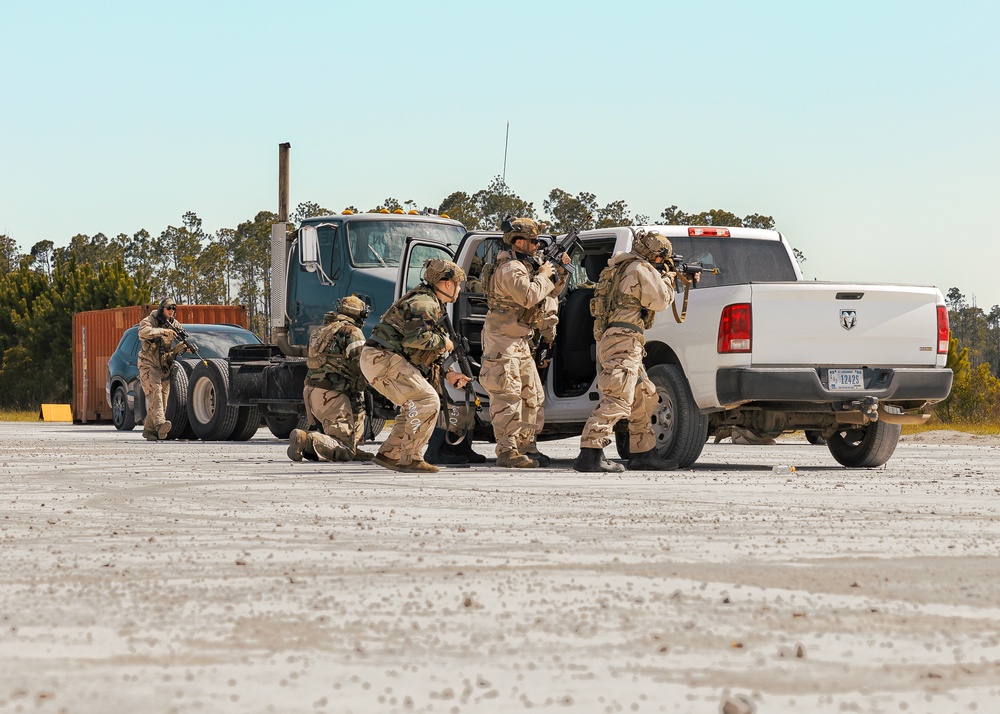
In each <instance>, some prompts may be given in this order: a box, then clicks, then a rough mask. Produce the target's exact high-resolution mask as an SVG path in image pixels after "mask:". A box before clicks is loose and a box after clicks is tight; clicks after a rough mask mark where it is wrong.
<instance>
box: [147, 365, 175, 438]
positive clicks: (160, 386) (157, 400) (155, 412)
mask: <svg viewBox="0 0 1000 714" xmlns="http://www.w3.org/2000/svg"><path fill="white" fill-rule="evenodd" d="M177 369H182V368H181V367H177ZM139 384H141V385H142V393H143V394H145V395H146V420H145V421H144V422H143V423H142V430H143V432H144V433H147V434H149V433H152V432H154V431H156V427H158V426H159V425H160V424H162V423H163V422H165V421H166V420H167V417H166V409H167V400H168V399H169V398H170V375H169V374H168V375H167V376H166V377H164V376H163V373H162V372H161V371H160V368H159V367H154V366H153V365H150V364H144V363H141V362H140V363H139Z"/></svg>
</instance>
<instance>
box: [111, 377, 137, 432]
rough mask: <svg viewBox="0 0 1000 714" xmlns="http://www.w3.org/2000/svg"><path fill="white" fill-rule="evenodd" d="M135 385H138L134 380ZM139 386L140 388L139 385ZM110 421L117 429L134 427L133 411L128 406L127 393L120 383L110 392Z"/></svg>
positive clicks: (124, 429)
mask: <svg viewBox="0 0 1000 714" xmlns="http://www.w3.org/2000/svg"><path fill="white" fill-rule="evenodd" d="M136 386H137V387H138V386H139V383H138V382H136ZM139 388H140V389H141V387H139ZM111 421H112V422H113V423H114V425H115V429H117V430H118V431H132V430H133V429H135V413H134V412H133V411H132V410H131V409H130V408H129V405H128V393H127V392H126V391H125V387H124V386H122V385H121V384H119V385H118V386H117V387H115V391H113V392H112V393H111Z"/></svg>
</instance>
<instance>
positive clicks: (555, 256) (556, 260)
mask: <svg viewBox="0 0 1000 714" xmlns="http://www.w3.org/2000/svg"><path fill="white" fill-rule="evenodd" d="M587 222H590V216H587ZM579 244H580V229H579V228H577V227H576V226H574V227H572V228H570V230H569V233H567V234H566V235H564V236H563V237H562V240H560V241H555V240H554V241H552V242H551V243H550V244H549V245H548V246H547V247H546V248H545V250H543V251H542V254H541V259H540V260H539V265H541V264H543V263H551V264H552V267H553V268H561V269H562V270H565V269H566V266H565V265H564V264H563V262H562V257H563V256H564V255H566V254H568V253H569V252H570V251H571V250H573V248H575V247H576V246H578V245H579ZM556 275H557V273H553V274H552V282H558V278H556Z"/></svg>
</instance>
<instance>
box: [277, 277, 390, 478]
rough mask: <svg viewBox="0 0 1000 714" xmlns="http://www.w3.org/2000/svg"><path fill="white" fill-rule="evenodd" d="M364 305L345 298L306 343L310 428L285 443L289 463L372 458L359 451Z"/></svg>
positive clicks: (362, 419) (305, 394)
mask: <svg viewBox="0 0 1000 714" xmlns="http://www.w3.org/2000/svg"><path fill="white" fill-rule="evenodd" d="M367 317H368V305H367V304H366V303H365V302H364V301H363V300H361V298H359V297H357V296H356V295H348V296H347V297H343V298H341V299H340V301H339V302H338V303H337V310H336V312H333V311H331V312H328V313H326V315H325V316H324V318H323V326H322V327H320V328H319V329H318V330H316V331H315V332H314V333H313V335H312V337H311V338H310V339H309V358H308V359H307V360H306V366H307V367H308V368H309V371H308V372H307V373H306V380H305V387H304V389H303V390H302V400H303V402H304V403H305V407H306V418H307V419H308V422H309V427H315V426H319V427H320V428H321V429H322V431H313V430H311V429H310V430H309V431H304V430H302V429H295V430H294V431H292V433H291V434H290V435H289V438H288V458H290V459H292V460H293V461H301V460H302V458H303V456H304V457H305V458H307V459H310V460H313V461H315V460H317V459H323V460H326V461H352V460H353V461H370V460H371V459H372V457H373V456H374V454H371V453H368V452H367V451H362V450H361V449H360V448H358V446H359V444H360V443H361V439H362V436H363V433H364V423H365V407H364V391H365V387H366V386H367V384H368V383H367V381H366V380H365V377H364V375H363V374H362V373H361V365H360V358H361V348H362V347H363V346H364V343H365V335H364V333H363V332H362V331H361V326H362V325H364V323H365V319H366V318H367Z"/></svg>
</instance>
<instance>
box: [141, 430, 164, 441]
mask: <svg viewBox="0 0 1000 714" xmlns="http://www.w3.org/2000/svg"><path fill="white" fill-rule="evenodd" d="M142 438H143V439H145V440H146V441H156V440H158V439H159V438H160V437H159V436H157V435H156V429H146V428H145V427H144V428H143V430H142Z"/></svg>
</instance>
